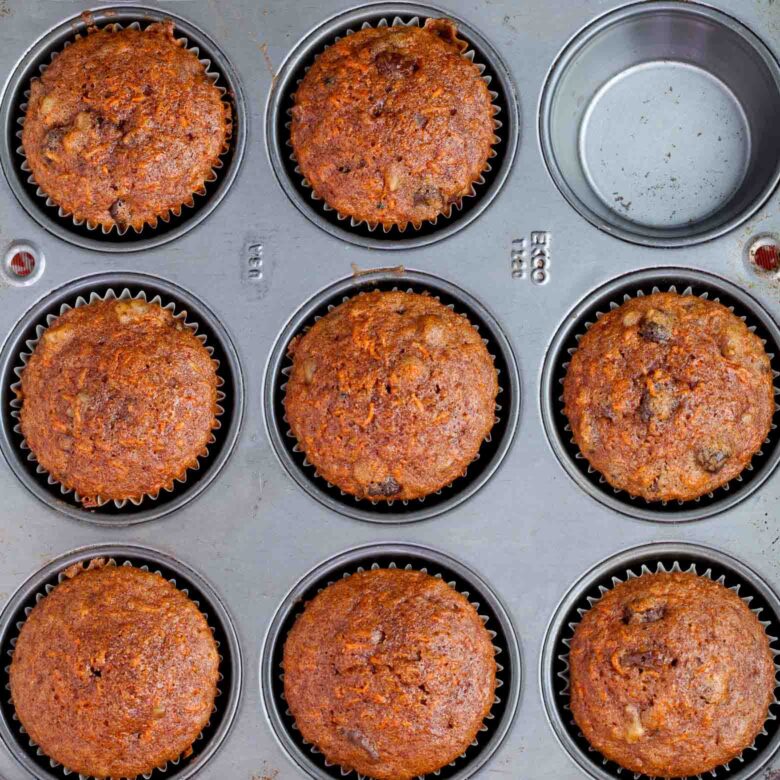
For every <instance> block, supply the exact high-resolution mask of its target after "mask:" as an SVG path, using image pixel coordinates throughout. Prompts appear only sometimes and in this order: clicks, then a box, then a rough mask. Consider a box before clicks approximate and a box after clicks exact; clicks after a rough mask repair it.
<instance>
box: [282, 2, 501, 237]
mask: <svg viewBox="0 0 780 780" xmlns="http://www.w3.org/2000/svg"><path fill="white" fill-rule="evenodd" d="M431 18H433V17H431ZM425 21H426V20H425V19H422V20H421V19H420V17H419V16H413V17H412V18H411V19H409V20H408V21H404V20H403V19H402V18H401V17H400V16H395V17H393V20H392V22H389V21H388V19H387V18H386V17H383V18H382V19H380V20H379V21H378V22H377V24H376V27H377V28H383V27H399V26H404V27H424V25H425ZM372 27H374V25H373V24H371V23H370V22H368V21H364V22H363V23H362V24H361V26H360V29H361V30H366V29H369V28H372ZM456 31H457V25H456ZM355 32H356V31H355V30H353V29H351V28H350V29H347V30H346V31H345V33H344V35H343V36H342V35H337V36H336V37H335V38H334V39H333V43H337V42H338V41H340V40H341V39H342V38H343V37H345V36H347V35H354V34H355ZM455 41H456V43H457V45H458V48H459V49H460V51H461V55H462V56H463V57H465V58H466V59H467V60H470V61H471V62H473V63H474V65H476V67H477V69H478V70H479V73H480V77H481V78H482V80H483V81H484V82H485V84H487V86H488V93H489V94H490V99H491V107H492V110H493V130H494V131H495V132H494V135H493V146H492V147H491V149H490V153H489V154H488V159H487V161H486V162H485V167H484V168H483V169H482V171H481V173H480V176H479V178H478V179H475V180H474V181H473V182H472V183H471V188H470V190H469V192H468V193H466V195H463V196H461V197H460V198H458V199H457V200H456V201H453V202H452V203H450V204H448V205H447V207H446V209H445V210H444V211H442V212H441V213H440V214H438V215H437V216H436V217H434V218H433V219H431V220H426V222H427V223H428V224H431V225H436V224H437V222H438V221H439V218H440V217H444V218H445V219H449V218H450V217H451V216H452V213H453V211H460V210H461V209H462V208H463V199H464V198H474V197H476V196H477V195H478V194H479V193H478V189H477V188H478V187H481V186H482V185H483V184H484V183H485V174H486V173H489V172H490V171H492V170H493V166H492V165H491V164H490V160H492V159H493V158H494V157H495V156H496V154H497V152H496V150H495V148H494V147H495V146H497V145H498V144H500V143H501V142H502V138H501V137H500V135H498V133H499V131H500V130H501V128H502V127H503V126H504V125H503V122H501V121H500V120H499V119H497V118H496V117H497V115H498V114H499V113H500V111H501V107H500V106H499V105H498V104H497V103H496V102H495V101H496V99H497V98H498V92H496V91H495V90H492V89H490V85H491V83H492V77H491V76H490V75H485V71H486V70H487V67H486V66H485V65H484V64H482V63H480V62H477V61H476V60H475V57H476V52H475V51H474V50H473V49H471V48H470V47H469V43H468V41H465V40H463V39H462V38H457V37H456V38H455ZM333 43H331V44H327V45H326V46H324V47H323V48H322V49H321V50H320V51H319V52H318V53H317V54H316V55H315V58H314V59H315V60H316V59H317V57H319V55H320V54H322V52H323V51H325V50H326V49H328V48H330V46H332V45H333ZM312 64H313V63H312ZM310 68H311V65H309V66H308V67H307V68H306V70H305V71H304V76H305V74H306V73H308V72H309V69H310ZM302 81H303V78H300V79H298V81H297V82H296V88H297V86H298V85H300V83H301V82H302ZM291 99H292V102H293V105H294V104H295V93H293V95H292V96H291ZM286 113H287V116H288V117H290V118H291V119H290V120H289V121H287V122H286V123H285V129H286V130H287V136H288V137H287V140H286V141H285V145H286V146H287V147H289V149H290V160H292V162H293V163H295V173H296V174H298V176H300V182H301V184H302V185H303V186H304V187H305V188H306V189H307V190H309V192H310V196H309V197H310V198H311V199H312V200H313V201H314V202H315V203H316V204H317V205H318V206H320V208H322V209H323V211H329V212H334V213H335V214H336V217H337V218H338V219H339V221H341V222H344V221H345V220H349V226H350V227H351V228H357V227H360V226H361V225H365V226H366V227H367V228H368V230H369V231H370V232H372V233H373V232H374V231H375V230H376V229H377V228H378V227H380V225H381V227H382V230H383V232H385V233H389V232H390V231H391V230H393V228H396V229H397V230H399V231H400V232H402V233H404V232H406V230H407V229H408V228H409V227H411V228H412V229H414V230H420V228H421V227H422V226H423V224H425V222H417V223H414V222H407V223H400V224H392V225H384V224H382V223H381V222H370V221H368V220H363V219H356V218H355V217H353V216H351V215H349V214H342V213H341V212H340V211H338V210H337V209H334V208H333V207H332V206H330V205H328V203H327V202H326V201H325V200H324V199H323V198H321V197H320V196H319V195H318V194H317V193H316V192H315V191H314V188H313V187H312V185H311V183H310V182H309V180H308V179H307V178H306V177H305V176H304V174H303V172H302V171H301V169H300V166H299V165H298V160H297V159H296V157H295V151H294V149H293V146H292V140H291V139H290V137H289V136H290V128H291V125H292V106H290V107H288V108H287V110H286Z"/></svg>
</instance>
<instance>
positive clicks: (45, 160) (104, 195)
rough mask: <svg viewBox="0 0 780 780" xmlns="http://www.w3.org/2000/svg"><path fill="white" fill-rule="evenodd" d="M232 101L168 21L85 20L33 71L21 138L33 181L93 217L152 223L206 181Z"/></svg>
mask: <svg viewBox="0 0 780 780" xmlns="http://www.w3.org/2000/svg"><path fill="white" fill-rule="evenodd" d="M230 130H231V109H230V105H229V103H227V101H225V100H223V99H222V95H221V93H220V90H219V89H218V88H217V87H216V86H215V85H214V84H213V83H212V81H211V80H210V79H209V77H208V76H207V74H206V71H205V68H204V66H203V64H202V63H201V62H200V61H199V60H198V58H197V56H196V55H195V53H194V52H192V51H189V50H187V49H185V48H184V47H183V46H182V44H181V42H180V41H177V40H176V39H175V38H174V27H173V23H172V22H160V23H154V24H150V25H149V26H148V27H146V28H145V29H143V30H137V29H133V28H126V29H115V28H113V27H107V28H103V29H101V30H91V31H90V32H89V33H88V34H87V35H85V36H84V37H82V38H79V39H78V40H76V41H75V42H74V43H72V44H71V45H70V46H68V47H66V48H65V49H63V50H62V51H61V52H60V53H59V54H58V55H57V56H56V57H55V59H54V60H53V61H52V62H51V64H50V65H49V66H48V67H47V68H46V70H45V72H44V73H43V74H42V75H41V76H40V77H36V78H35V79H33V81H32V85H31V88H30V99H29V103H28V106H27V111H26V114H25V120H24V127H23V130H22V146H23V148H24V154H25V156H26V158H27V162H28V164H29V166H30V169H31V171H32V174H33V177H34V179H35V182H36V183H37V184H38V186H39V187H40V188H41V189H42V190H43V192H44V193H45V194H46V195H48V196H49V197H50V198H51V199H52V200H53V201H54V202H55V203H56V204H57V205H58V206H60V207H61V208H62V209H63V211H65V212H66V213H68V214H72V215H73V216H74V217H75V218H76V219H78V220H86V222H87V223H88V224H89V225H90V226H92V227H96V226H100V225H102V226H103V227H104V228H106V229H110V228H113V227H115V226H116V227H117V228H119V229H120V230H121V231H124V230H125V229H127V228H128V227H133V228H135V229H136V230H140V229H141V228H142V227H143V226H144V225H145V224H150V225H152V226H155V225H156V224H157V220H158V218H167V217H168V215H169V213H170V212H171V211H173V212H174V213H176V212H177V211H178V209H179V208H180V207H181V206H182V205H184V204H191V203H192V196H193V194H194V193H199V192H203V191H204V184H205V182H207V181H209V180H210V179H211V178H213V175H214V174H213V170H214V168H215V167H217V166H218V165H219V156H220V154H222V152H223V151H224V150H225V148H226V144H227V140H228V138H229V135H230Z"/></svg>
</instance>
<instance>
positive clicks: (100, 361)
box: [19, 300, 217, 506]
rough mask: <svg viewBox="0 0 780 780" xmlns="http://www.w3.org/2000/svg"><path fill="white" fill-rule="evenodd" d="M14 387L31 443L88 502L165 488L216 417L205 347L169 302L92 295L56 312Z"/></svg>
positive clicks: (189, 461) (191, 459) (204, 440)
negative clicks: (92, 298) (105, 298)
mask: <svg viewBox="0 0 780 780" xmlns="http://www.w3.org/2000/svg"><path fill="white" fill-rule="evenodd" d="M19 395H20V397H21V399H22V408H21V413H20V422H21V430H22V435H23V436H24V438H25V440H26V441H27V444H28V445H29V447H30V450H31V451H32V453H33V454H34V455H35V457H36V459H37V460H38V462H39V463H40V465H41V466H43V468H44V469H46V471H47V472H49V474H51V475H52V476H53V477H54V479H56V480H57V481H58V482H60V483H61V484H63V485H64V486H65V487H67V488H71V489H73V490H75V491H76V492H77V493H79V495H80V496H81V497H82V500H83V501H84V504H85V505H86V506H91V505H94V504H95V503H96V502H97V499H98V497H99V498H101V499H104V500H112V499H113V500H122V499H139V498H142V497H143V496H144V495H154V494H156V493H157V492H158V491H159V490H160V489H162V488H164V487H169V486H170V485H171V484H172V483H173V481H174V479H177V478H179V477H182V476H183V475H184V473H185V472H186V470H187V469H188V468H190V467H192V466H194V465H195V464H196V463H197V459H198V457H199V456H200V455H203V454H204V452H205V449H206V445H207V444H208V442H209V440H210V438H211V435H212V434H211V430H212V428H213V427H215V425H216V424H217V422H216V417H215V414H216V412H217V375H216V369H215V363H214V361H213V360H212V359H211V356H210V355H209V353H208V351H207V350H206V348H205V347H204V346H203V344H201V342H200V341H199V340H198V339H197V337H196V336H195V335H194V334H193V333H192V331H191V330H190V329H189V328H187V327H186V326H185V325H184V324H183V323H182V322H181V320H180V319H178V318H176V317H174V316H173V314H172V313H171V312H170V311H169V310H167V309H163V308H161V307H160V306H158V305H157V304H156V303H146V302H144V301H141V300H121V301H117V300H114V301H96V302H95V303H91V304H89V305H87V306H81V307H78V308H75V309H71V310H70V311H67V312H66V313H65V314H63V315H62V316H61V317H59V318H58V319H57V320H56V321H55V322H54V323H53V324H52V325H51V326H50V327H49V328H47V329H46V331H45V332H44V334H43V336H42V337H41V340H40V342H39V343H38V345H37V346H36V348H35V351H34V352H33V354H32V356H31V357H30V359H29V361H28V363H27V366H26V368H25V369H24V372H23V373H22V377H21V389H20V391H19Z"/></svg>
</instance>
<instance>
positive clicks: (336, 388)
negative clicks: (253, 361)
mask: <svg viewBox="0 0 780 780" xmlns="http://www.w3.org/2000/svg"><path fill="white" fill-rule="evenodd" d="M290 355H291V357H292V360H293V368H292V373H291V375H290V378H289V382H288V384H287V388H286V395H285V401H284V403H285V410H286V413H287V420H288V422H289V424H290V427H291V428H292V431H293V433H294V435H295V437H296V438H297V440H298V442H299V444H300V446H301V447H302V448H303V450H304V451H305V453H306V456H307V457H308V459H309V461H310V462H311V463H312V464H314V466H315V467H316V468H317V470H318V472H319V474H320V476H321V477H323V478H324V479H326V480H328V481H329V482H331V483H332V484H334V485H337V486H338V487H340V488H341V489H342V490H343V491H345V492H347V493H350V494H352V495H355V496H358V497H360V498H367V499H370V500H373V501H381V500H393V499H402V500H408V499H412V498H420V497H423V496H426V495H429V494H430V493H433V492H435V491H436V490H439V489H440V488H442V487H444V486H445V485H448V484H449V483H450V482H452V481H453V480H454V479H456V478H457V477H459V476H461V475H462V474H463V473H464V471H465V469H466V467H467V466H468V465H469V463H471V462H472V461H473V460H474V458H475V457H476V455H477V453H478V451H479V448H480V446H481V444H482V443H483V441H484V439H485V437H486V436H487V435H488V433H489V432H490V430H491V428H492V427H493V424H494V422H495V408H496V395H497V392H498V380H497V374H496V369H495V367H494V366H493V360H492V358H491V357H490V354H489V353H488V351H487V348H486V347H485V344H484V343H483V341H482V339H481V337H480V335H479V333H478V332H477V331H476V330H475V328H474V327H473V326H472V325H471V324H470V323H469V322H468V320H467V319H465V318H464V317H463V316H461V315H459V314H456V313H455V312H454V311H452V309H450V308H448V307H447V306H444V305H443V304H442V303H440V302H439V301H437V300H436V299H434V298H432V297H430V296H428V295H421V294H416V293H406V292H379V291H374V292H371V293H367V294H364V295H358V296H356V297H354V298H352V299H350V300H348V301H347V302H346V303H343V304H342V305H340V306H338V307H336V308H335V309H333V310H332V311H331V312H329V313H328V314H327V315H325V316H324V317H323V318H322V319H320V320H319V321H318V322H316V323H315V325H314V326H313V327H312V328H311V330H309V331H308V332H307V333H305V334H303V335H302V336H300V337H298V338H296V339H295V340H294V341H293V343H292V344H291V346H290Z"/></svg>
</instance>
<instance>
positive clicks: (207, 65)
mask: <svg viewBox="0 0 780 780" xmlns="http://www.w3.org/2000/svg"><path fill="white" fill-rule="evenodd" d="M153 23H155V22H150V24H153ZM146 26H148V25H145V26H144V27H143V28H142V26H141V23H140V22H132V23H131V24H128V25H122V24H120V23H119V22H112V23H111V24H106V25H104V26H103V27H101V28H98V27H97V26H96V25H93V24H90V26H89V28H88V32H87V33H86V35H91V34H92V33H93V31H98V30H111V31H113V32H118V31H119V30H123V29H128V30H141V29H145V27H146ZM175 32H176V31H175V30H174V33H175ZM84 37H85V35H84V34H82V33H76V34H75V35H74V36H73V40H72V41H66V42H65V43H64V44H63V49H66V48H67V47H68V46H70V45H71V44H73V43H75V42H76V41H78V40H80V39H81V38H84ZM174 41H175V42H176V44H177V45H179V46H181V47H182V48H184V49H186V50H187V51H190V52H192V53H193V54H194V55H195V56H196V57H197V58H198V61H199V62H200V64H201V65H203V68H204V70H205V73H206V77H207V78H208V79H209V81H210V82H211V83H212V84H213V85H214V86H215V87H217V89H218V90H219V94H220V97H221V99H222V101H223V102H225V97H226V95H227V89H225V87H223V86H222V85H221V84H219V83H218V82H219V80H220V74H219V73H217V72H216V71H214V70H211V66H212V61H211V60H210V59H209V58H207V57H204V58H201V56H200V48H199V47H198V46H194V45H191V44H190V42H189V40H188V39H187V38H186V37H184V36H181V35H179V37H175V38H174ZM60 53H61V52H60V51H53V52H52V53H51V56H50V59H49V62H48V63H43V64H42V65H41V66H40V67H39V68H38V70H39V73H40V75H43V74H44V73H45V72H46V69H47V68H48V67H49V65H50V64H51V63H52V62H54V60H55V59H56V58H57V57H58V56H59V55H60ZM34 78H38V77H37V76H36V77H34ZM29 99H30V90H29V89H26V90H25V91H24V102H23V103H22V104H21V105H20V107H19V109H20V111H21V115H20V116H18V117H17V119H16V123H17V124H18V125H19V129H18V130H17V131H16V133H15V136H16V138H17V139H18V140H19V146H17V148H16V154H17V155H19V157H20V158H21V160H22V161H21V164H20V167H21V169H22V171H24V173H26V174H27V183H28V184H31V185H33V186H34V187H35V188H36V193H35V194H36V195H37V196H38V197H39V198H40V199H41V200H43V202H44V203H45V204H46V206H47V207H49V208H56V209H57V214H58V216H59V217H60V218H61V219H63V220H70V221H71V222H72V223H73V225H74V226H75V227H86V228H87V229H88V230H90V231H97V230H100V231H101V232H102V233H103V235H104V236H108V235H110V234H112V233H115V234H116V235H118V236H120V237H121V236H124V235H126V234H127V232H128V231H129V230H130V229H132V230H133V232H135V233H137V234H140V233H141V232H143V229H144V228H145V227H146V226H148V227H150V228H151V229H152V230H156V229H157V227H158V225H159V223H160V221H162V222H163V223H165V224H167V223H168V222H170V220H171V217H172V216H173V217H180V216H181V215H182V211H183V209H185V208H190V209H192V208H195V196H199V197H204V196H205V195H207V194H208V192H207V185H208V184H212V183H213V182H215V181H216V180H217V179H218V177H219V173H218V172H219V171H220V170H221V169H222V168H224V166H225V163H224V161H223V159H221V158H223V157H224V156H225V155H226V154H227V153H228V152H229V151H230V146H231V143H232V137H233V122H234V121H235V118H234V117H233V116H232V113H231V116H230V117H229V118H228V120H227V123H226V130H227V132H226V135H225V143H224V145H223V147H222V151H221V152H220V153H219V158H220V159H217V161H216V163H215V164H214V166H213V167H212V169H211V172H210V173H209V175H208V176H207V177H206V179H205V180H204V182H203V184H202V185H201V186H200V187H198V188H197V189H196V190H195V191H194V192H193V193H192V194H191V195H190V196H189V197H188V198H187V200H185V201H184V202H183V203H181V204H179V205H178V206H175V207H173V208H170V209H169V210H168V211H167V212H166V213H164V214H158V215H156V216H155V217H154V219H152V220H148V221H147V222H145V223H144V225H142V226H141V227H140V228H139V227H135V226H132V225H126V226H125V227H120V226H119V225H118V224H116V222H115V223H114V224H113V225H112V226H111V227H106V226H105V225H101V224H100V223H98V222H92V221H90V220H88V219H79V218H77V217H76V216H75V215H74V214H73V213H72V212H70V211H67V210H66V209H64V208H63V207H62V206H60V205H59V204H58V203H57V202H56V201H54V200H53V199H52V198H50V197H49V196H48V195H47V194H46V193H45V192H44V191H43V189H41V187H40V186H39V185H38V182H37V181H35V177H34V175H33V172H32V169H31V168H30V165H29V163H28V162H27V155H26V154H25V151H24V146H23V144H22V131H23V128H24V122H25V118H26V114H27V106H28V101H29Z"/></svg>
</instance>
